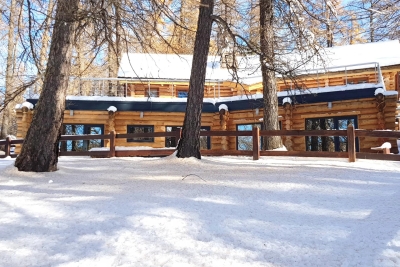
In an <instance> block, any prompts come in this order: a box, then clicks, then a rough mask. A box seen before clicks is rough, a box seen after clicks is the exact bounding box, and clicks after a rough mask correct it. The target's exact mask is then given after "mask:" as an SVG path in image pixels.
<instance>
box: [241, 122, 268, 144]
mask: <svg viewBox="0 0 400 267" xmlns="http://www.w3.org/2000/svg"><path fill="white" fill-rule="evenodd" d="M253 127H258V128H259V129H260V130H261V123H254V124H238V125H236V130H237V131H252V130H253ZM236 140H237V142H236V148H237V150H253V137H252V136H238V137H237V139H236ZM261 143H262V138H261V136H260V141H259V144H260V149H261V147H262V144H261Z"/></svg>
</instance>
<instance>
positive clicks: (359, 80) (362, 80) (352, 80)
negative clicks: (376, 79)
mask: <svg viewBox="0 0 400 267" xmlns="http://www.w3.org/2000/svg"><path fill="white" fill-rule="evenodd" d="M368 82H369V80H368V77H361V78H349V79H347V84H360V83H368Z"/></svg>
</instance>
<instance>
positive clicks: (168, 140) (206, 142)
mask: <svg viewBox="0 0 400 267" xmlns="http://www.w3.org/2000/svg"><path fill="white" fill-rule="evenodd" d="M181 128H182V126H166V127H165V131H166V132H175V131H178V130H179V129H181ZM200 131H210V127H209V126H201V129H200ZM177 145H178V144H177V142H176V138H175V137H165V147H176V146H177ZM210 147H211V139H210V137H209V136H200V149H210Z"/></svg>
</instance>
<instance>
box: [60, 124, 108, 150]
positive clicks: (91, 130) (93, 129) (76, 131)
mask: <svg viewBox="0 0 400 267" xmlns="http://www.w3.org/2000/svg"><path fill="white" fill-rule="evenodd" d="M103 133H104V125H95V124H64V125H63V134H65V135H84V134H90V135H95V134H103ZM102 146H104V140H101V139H92V140H76V141H71V140H69V141H65V142H61V151H88V150H90V149H92V148H94V147H102Z"/></svg>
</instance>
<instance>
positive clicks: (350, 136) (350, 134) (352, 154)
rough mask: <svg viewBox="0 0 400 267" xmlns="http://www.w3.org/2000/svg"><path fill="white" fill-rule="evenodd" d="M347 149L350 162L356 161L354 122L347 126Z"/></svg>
mask: <svg viewBox="0 0 400 267" xmlns="http://www.w3.org/2000/svg"><path fill="white" fill-rule="evenodd" d="M347 145H348V147H347V151H348V153H349V162H355V161H356V135H355V131H354V126H353V124H350V125H349V126H348V127H347Z"/></svg>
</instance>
